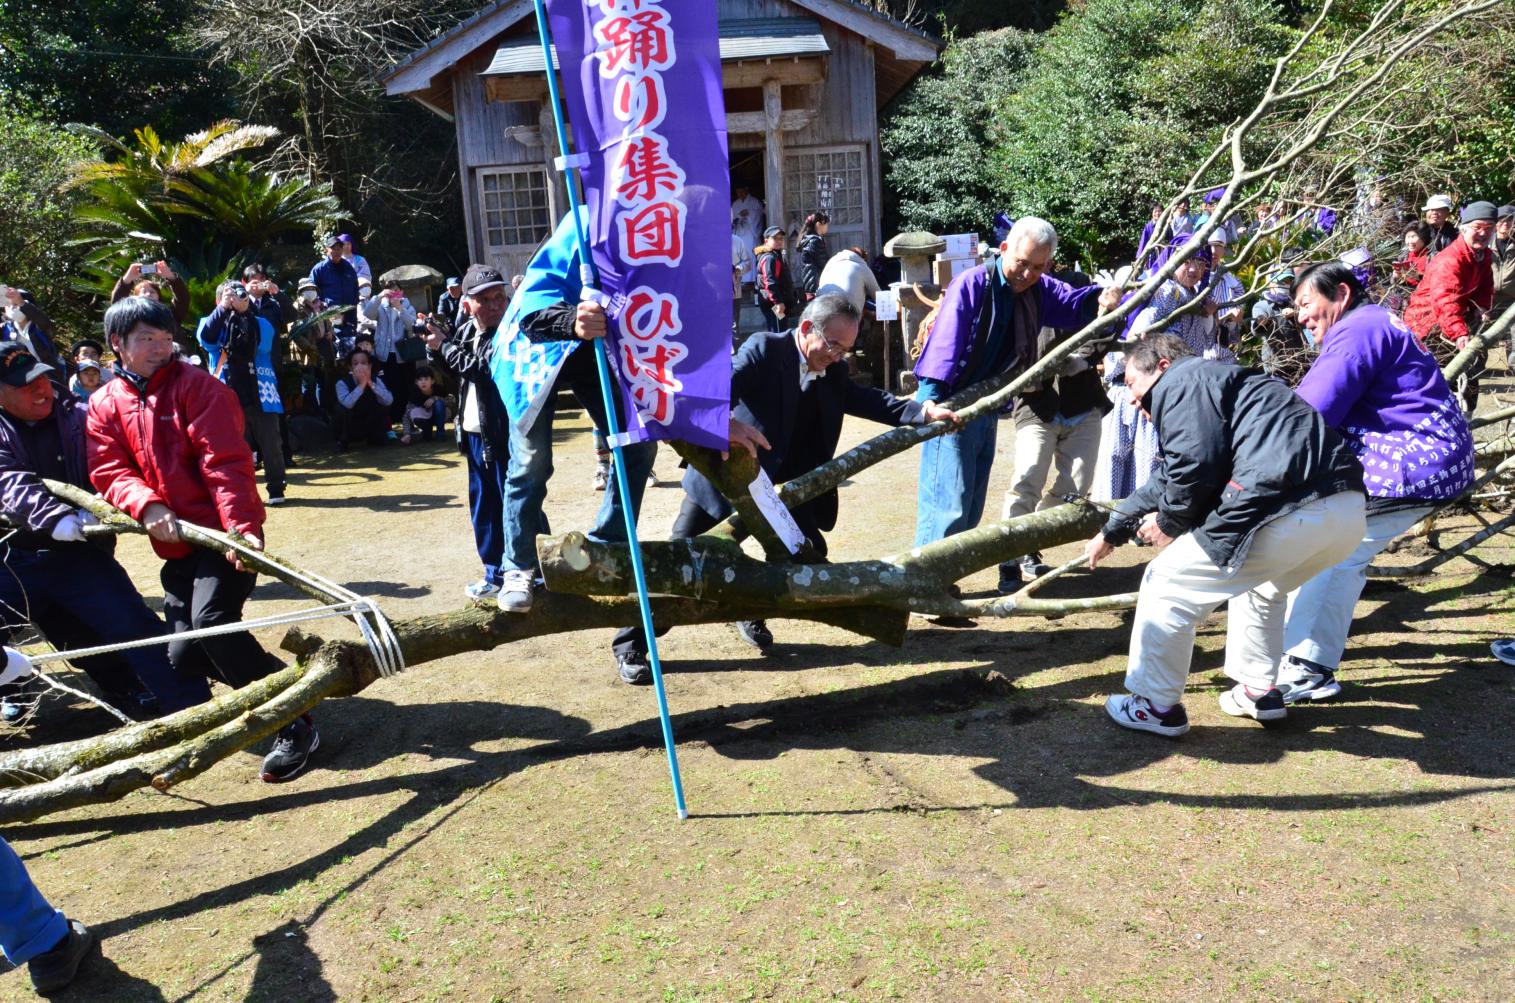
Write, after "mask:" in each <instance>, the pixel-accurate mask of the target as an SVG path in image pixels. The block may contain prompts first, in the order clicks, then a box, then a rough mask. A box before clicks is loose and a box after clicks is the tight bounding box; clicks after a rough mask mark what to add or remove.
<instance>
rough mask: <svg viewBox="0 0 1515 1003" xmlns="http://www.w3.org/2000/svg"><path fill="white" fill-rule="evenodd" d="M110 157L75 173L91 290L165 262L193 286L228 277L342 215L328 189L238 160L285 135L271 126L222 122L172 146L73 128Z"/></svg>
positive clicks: (139, 135)
mask: <svg viewBox="0 0 1515 1003" xmlns="http://www.w3.org/2000/svg"><path fill="white" fill-rule="evenodd" d="M76 131H78V132H80V133H83V134H87V135H89V136H91V137H92V138H94V139H95V140H96V141H98V142H99V143H100V145H101V147H102V148H103V149H105V150H107V151H109V153H110V154H111V156H110V157H108V158H102V159H96V160H93V161H90V162H88V163H84V164H80V165H77V166H76V167H75V169H74V170H73V172H72V176H71V178H70V179H69V181H68V187H69V189H70V190H74V191H77V192H79V193H81V194H82V195H83V200H82V202H81V204H80V205H79V206H78V207H77V209H76V210H75V213H74V216H75V220H76V223H77V226H78V230H79V235H78V237H77V238H76V243H78V244H79V245H80V246H83V247H85V248H87V249H88V255H87V261H86V264H85V271H86V272H87V273H88V278H87V279H86V280H85V285H86V286H87V287H88V288H93V289H97V290H100V291H107V290H108V289H109V287H110V284H112V283H114V282H115V279H116V277H117V276H119V275H120V274H121V272H123V271H124V270H125V268H126V266H127V265H128V264H130V263H131V262H132V261H133V260H143V259H148V260H151V259H152V258H156V257H158V256H164V257H166V258H168V259H169V260H170V261H172V262H173V264H174V266H175V270H176V271H179V272H180V273H181V274H183V275H184V276H185V278H186V280H188V279H191V278H200V279H209V278H213V277H219V276H222V275H224V274H226V272H227V269H228V268H230V267H233V266H235V265H237V264H239V263H241V262H242V261H243V260H244V259H247V258H251V257H255V256H257V254H258V253H259V252H261V251H263V250H265V249H267V248H268V247H269V246H270V245H273V244H275V243H277V242H279V241H280V240H281V238H286V237H291V236H293V237H298V238H301V239H302V240H308V239H309V238H310V235H311V233H312V231H313V230H314V229H316V228H317V227H321V226H324V225H327V224H329V223H330V221H331V220H333V219H335V218H336V217H338V216H339V215H340V213H341V206H340V204H339V203H338V202H337V200H336V198H335V197H333V195H332V194H331V187H330V185H328V184H326V183H325V182H312V181H310V180H309V179H307V178H304V177H301V176H291V175H284V174H279V173H276V172H272V171H268V170H266V169H264V168H263V167H260V166H257V165H254V164H250V163H248V162H247V161H245V160H243V159H241V157H240V156H239V155H240V154H242V153H245V152H248V151H251V150H256V149H258V148H259V147H261V146H263V145H264V144H265V143H267V142H269V141H270V140H271V139H273V138H275V137H277V136H278V134H279V133H278V130H277V129H272V128H269V127H267V126H250V125H243V124H241V123H239V122H234V121H224V122H218V123H216V124H215V125H213V126H212V127H211V128H209V129H207V130H205V131H203V132H198V133H194V134H192V135H190V136H186V137H185V138H184V139H183V140H181V141H179V142H177V143H174V142H166V141H164V140H163V139H162V138H161V137H160V136H159V135H158V133H157V132H156V131H154V130H153V129H151V128H142V129H138V130H137V131H136V132H135V133H134V135H133V140H132V141H131V142H125V141H122V140H118V139H115V138H114V137H111V136H109V135H106V134H104V133H102V132H99V131H98V130H92V129H83V128H76Z"/></svg>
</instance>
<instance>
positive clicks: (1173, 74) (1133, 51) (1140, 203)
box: [994, 0, 1291, 260]
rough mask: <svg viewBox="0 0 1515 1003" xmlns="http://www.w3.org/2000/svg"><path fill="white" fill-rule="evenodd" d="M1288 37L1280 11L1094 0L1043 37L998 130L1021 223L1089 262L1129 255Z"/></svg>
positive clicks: (1181, 1) (1244, 2)
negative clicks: (1039, 225) (1154, 211)
mask: <svg viewBox="0 0 1515 1003" xmlns="http://www.w3.org/2000/svg"><path fill="white" fill-rule="evenodd" d="M1290 37H1291V33H1290V31H1289V29H1288V28H1287V27H1286V26H1285V25H1284V24H1283V23H1282V12H1281V11H1280V9H1279V7H1278V5H1277V4H1276V3H1275V2H1273V0H1208V2H1201V0H1090V2H1089V3H1088V4H1086V5H1085V6H1084V7H1083V9H1082V10H1081V11H1079V12H1078V13H1077V14H1076V15H1071V14H1070V15H1069V16H1066V17H1064V19H1063V20H1062V21H1060V22H1059V23H1058V25H1057V26H1056V27H1055V28H1053V29H1052V30H1051V31H1050V32H1048V33H1047V35H1046V36H1045V38H1044V40H1043V44H1042V45H1041V46H1039V47H1038V49H1037V53H1036V57H1035V59H1034V60H1033V62H1032V64H1031V65H1030V66H1029V67H1028V69H1027V71H1026V74H1025V77H1024V79H1023V82H1022V84H1021V86H1020V87H1019V88H1018V89H1017V90H1016V91H1015V92H1014V93H1013V94H1010V95H1008V96H1007V97H1006V98H1005V99H1004V101H1003V103H1002V105H1001V109H1000V111H1001V114H1000V115H999V116H998V117H997V119H996V120H995V129H996V132H995V135H996V139H997V142H996V149H995V154H994V161H995V169H996V170H997V172H998V179H999V182H1000V184H1001V186H1002V190H1003V192H1004V196H1005V198H1006V200H1007V201H1008V203H1009V208H1010V209H1011V210H1012V215H1022V214H1028V213H1034V214H1036V215H1039V216H1045V217H1046V218H1048V219H1052V220H1055V221H1056V222H1057V225H1058V228H1059V231H1060V233H1061V234H1062V235H1063V237H1064V240H1065V241H1066V242H1067V245H1069V251H1070V253H1073V254H1077V255H1078V256H1080V257H1083V256H1086V255H1092V256H1093V257H1095V258H1096V259H1098V260H1105V259H1106V258H1107V257H1108V256H1109V255H1110V254H1112V253H1113V252H1118V251H1125V252H1129V251H1130V250H1131V249H1133V248H1134V244H1135V240H1136V236H1137V234H1138V233H1139V232H1140V230H1141V227H1142V225H1143V222H1144V221H1145V220H1146V218H1147V216H1148V211H1149V209H1150V205H1151V203H1152V202H1154V201H1166V200H1167V199H1168V198H1169V197H1170V196H1171V195H1172V194H1173V192H1174V190H1175V189H1176V188H1177V187H1178V186H1179V185H1181V184H1182V182H1184V181H1185V180H1187V178H1188V175H1189V173H1190V172H1191V171H1192V170H1193V169H1194V168H1195V167H1196V166H1197V164H1198V163H1199V161H1200V160H1202V159H1203V157H1204V155H1205V154H1206V153H1207V152H1208V151H1209V150H1210V149H1211V148H1212V147H1213V145H1214V142H1215V139H1216V136H1217V135H1218V132H1219V130H1220V129H1221V128H1223V127H1224V126H1225V125H1226V124H1227V123H1229V122H1231V121H1232V120H1233V119H1235V118H1237V117H1238V116H1240V115H1242V114H1244V113H1245V112H1246V111H1248V110H1249V109H1250V108H1252V106H1253V105H1254V104H1255V103H1256V101H1257V99H1258V97H1259V96H1260V95H1261V93H1262V90H1263V88H1264V87H1265V86H1266V84H1267V80H1268V75H1269V73H1270V71H1271V64H1272V62H1273V60H1275V59H1276V58H1277V57H1278V55H1279V54H1280V53H1281V52H1282V51H1284V49H1285V47H1286V45H1287V44H1288V42H1289V40H1290Z"/></svg>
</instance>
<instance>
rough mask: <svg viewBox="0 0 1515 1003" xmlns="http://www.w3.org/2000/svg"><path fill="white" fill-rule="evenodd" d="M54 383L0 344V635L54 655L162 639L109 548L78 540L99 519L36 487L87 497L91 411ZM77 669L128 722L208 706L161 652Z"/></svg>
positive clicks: (16, 704) (203, 693)
mask: <svg viewBox="0 0 1515 1003" xmlns="http://www.w3.org/2000/svg"><path fill="white" fill-rule="evenodd" d="M53 374H54V369H53V367H52V366H49V365H46V364H44V363H42V362H39V361H38V360H37V357H36V356H35V355H33V354H32V353H31V352H30V351H29V350H28V349H27V348H26V346H25V345H22V344H21V343H20V342H15V341H7V342H0V515H3V516H4V517H5V519H6V520H7V521H8V522H10V523H11V525H12V526H13V527H15V529H14V532H11V533H9V534H8V535H7V536H6V537H5V540H4V542H3V543H0V558H3V560H4V564H5V567H6V569H7V571H8V572H9V573H8V574H4V575H0V635H4V636H7V637H8V636H10V635H12V634H14V633H15V632H16V631H19V630H23V629H25V628H26V627H28V626H31V627H35V628H36V629H37V630H40V631H41V632H42V634H43V636H44V637H46V638H47V639H48V641H49V642H50V643H51V644H52V645H53V647H55V648H58V649H59V650H65V649H68V648H83V647H93V646H94V645H97V644H115V643H119V642H122V641H135V640H139V639H141V638H144V637H161V636H163V635H164V634H165V633H166V632H167V630H166V628H165V627H164V625H163V621H161V620H159V619H158V617H157V616H156V615H154V614H153V612H152V611H151V610H150V609H148V608H147V604H146V603H144V602H143V601H142V595H141V593H139V592H138V591H137V588H136V586H134V585H133V584H132V582H131V579H130V578H128V577H127V574H126V572H125V571H124V570H123V569H122V567H121V565H119V564H117V563H116V561H115V559H114V557H112V551H113V549H114V543H113V541H112V540H110V539H109V538H107V539H106V540H104V541H91V542H86V541H85V539H84V527H85V526H87V525H90V524H92V523H94V522H95V519H94V518H93V517H92V516H90V515H89V514H88V513H86V512H84V511H82V510H79V509H75V508H74V507H73V506H72V505H69V504H68V503H67V502H64V501H62V500H61V499H59V498H57V497H55V496H54V495H52V494H51V493H50V492H49V491H48V490H47V488H46V487H44V486H43V483H42V479H43V478H49V479H51V480H55V481H61V482H63V483H66V484H72V485H73V486H75V487H77V488H82V489H83V490H85V491H92V490H93V489H92V488H91V487H90V483H89V472H88V469H87V466H86V460H85V435H84V422H85V409H86V406H87V405H85V404H84V403H83V402H82V401H79V400H77V399H75V398H74V397H73V395H72V394H63V395H61V396H59V395H58V394H57V390H56V388H55V387H54V385H53V383H52V381H51V379H50V377H51V376H52V375H53ZM79 667H80V668H81V669H84V671H85V672H87V673H89V675H90V678H92V679H94V680H95V682H96V683H97V684H99V686H100V688H101V689H102V690H103V691H104V692H105V694H106V698H107V699H108V700H109V701H110V702H111V703H113V704H116V705H117V706H119V707H120V708H121V709H122V710H124V711H126V712H127V713H129V714H131V715H133V716H138V717H140V716H143V715H144V714H150V713H152V712H154V711H161V712H164V713H168V712H172V711H176V710H182V709H183V708H185V707H189V706H191V705H193V704H196V703H199V702H201V701H202V700H208V699H209V698H210V689H209V687H208V686H207V685H206V682H205V680H204V678H202V677H191V676H182V677H181V676H180V675H179V674H178V673H176V672H175V671H174V669H173V668H172V666H170V665H169V661H168V648H167V646H166V645H165V646H158V645H153V646H150V647H145V648H133V649H130V650H127V651H123V652H120V653H119V654H109V655H96V656H94V657H92V658H82V659H80V660H79ZM144 687H146V692H145V693H144V692H143V688H144ZM25 711H26V704H25V703H24V702H23V701H21V700H19V699H17V694H16V693H15V692H14V691H12V692H10V693H8V694H7V695H6V697H5V698H4V701H3V702H0V718H4V719H5V720H6V721H7V722H9V723H13V722H14V721H15V720H18V719H20V718H21V717H22V716H24V714H25Z"/></svg>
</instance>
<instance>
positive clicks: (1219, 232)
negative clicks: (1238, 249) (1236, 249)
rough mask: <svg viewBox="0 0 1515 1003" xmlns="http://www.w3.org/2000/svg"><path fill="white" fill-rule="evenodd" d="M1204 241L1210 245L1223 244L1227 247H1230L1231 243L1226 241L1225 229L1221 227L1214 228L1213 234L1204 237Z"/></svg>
mask: <svg viewBox="0 0 1515 1003" xmlns="http://www.w3.org/2000/svg"><path fill="white" fill-rule="evenodd" d="M1205 240H1206V241H1208V242H1209V243H1211V244H1224V245H1226V246H1227V247H1229V246H1230V245H1231V241H1230V240H1228V239H1226V228H1225V227H1223V226H1221V227H1216V229H1215V232H1214V233H1212V234H1210V236H1208V237H1206V238H1205Z"/></svg>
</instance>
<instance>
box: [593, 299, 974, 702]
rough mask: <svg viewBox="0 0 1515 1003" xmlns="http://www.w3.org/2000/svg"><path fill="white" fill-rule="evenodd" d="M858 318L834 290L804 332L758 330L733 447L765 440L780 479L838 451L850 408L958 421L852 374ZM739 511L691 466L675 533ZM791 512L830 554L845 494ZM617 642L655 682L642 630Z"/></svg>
mask: <svg viewBox="0 0 1515 1003" xmlns="http://www.w3.org/2000/svg"><path fill="white" fill-rule="evenodd" d="M858 320H859V317H858V312H857V310H856V309H855V308H854V307H853V306H852V304H851V303H849V302H848V301H847V299H846V298H845V297H843V296H838V295H836V294H835V293H825V294H822V295H820V296H817V297H816V298H815V299H813V300H811V301H810V304H809V305H808V306H807V307H806V308H805V312H804V313H803V314H802V315H801V316H800V322H799V325H798V326H797V327H796V328H795V330H793V331H782V332H778V333H766V334H754V335H752V336H751V337H749V338H748V339H747V340H746V341H745V342H743V343H742V347H741V350H740V351H738V352H737V355H736V358H735V359H733V360H732V371H731V417H732V432H733V435H732V439H733V444H734V445H738V444H740V443H741V442H743V441H750V442H756V443H757V445H758V446H759V448H761V449H762V450H763V452H762V453H761V454H760V455H759V459H758V462H759V463H760V464H761V466H762V468H763V470H764V471H765V472H766V473H767V474H768V476H769V478H770V479H771V480H772V481H773V482H774V483H775V484H779V483H782V482H783V481H787V480H790V479H792V478H794V477H798V476H799V475H800V474H803V473H806V472H808V471H810V470H813V469H815V468H816V467H818V466H820V465H821V464H822V463H825V462H826V461H827V460H830V459H831V458H832V457H833V456H835V455H836V446H837V442H838V440H839V439H840V438H841V434H842V419H843V417H844V416H846V415H849V414H850V415H854V416H856V417H858V418H866V419H867V420H869V421H876V422H879V423H880V424H883V425H921V424H926V423H928V422H933V421H951V422H955V421H956V420H957V415H955V414H954V413H953V412H951V411H949V410H948V409H947V408H944V407H942V406H941V405H939V404H937V403H936V402H934V401H925V402H923V403H922V402H917V401H913V400H908V399H906V398H901V397H896V396H894V395H893V394H891V393H888V392H886V391H883V390H879V389H876V388H872V387H865V386H861V385H859V384H858V383H856V382H854V381H853V379H852V376H851V374H850V373H849V372H848V371H847V361H846V360H847V353H848V352H849V351H851V349H852V346H853V343H854V342H855V341H856V340H857V329H858ZM753 432H755V433H756V435H755V436H753V435H752V434H751V433H753ZM749 448H750V447H749ZM731 511H732V509H731V503H730V502H728V501H727V500H726V498H725V496H724V495H722V494H721V493H720V491H719V490H717V489H716V487H715V485H714V484H712V483H710V481H709V480H708V479H707V478H706V477H705V476H704V475H703V474H701V473H700V472H699V471H697V470H694V469H693V468H690V469H689V470H686V471H685V473H684V503H683V507H682V508H681V509H680V510H679V514H678V518H677V519H676V520H675V521H674V524H673V531H672V533H671V535H672V537H673V538H674V539H685V538H689V537H694V536H698V535H699V534H701V533H703V532H705V531H706V530H708V529H710V528H711V527H712V526H715V525H716V524H717V523H719V522H720V521H721V520H722V519H724V518H726V517H727V516H728V515H730V514H731ZM792 514H793V516H794V521H795V522H797V523H798V524H799V526H800V529H801V530H803V531H804V534H805V539H806V540H807V541H808V542H809V543H810V545H811V547H812V548H814V550H815V552H816V553H817V554H819V555H820V556H821V557H822V558H824V557H825V555H826V538H825V536H823V535H822V534H823V533H824V532H825V531H827V530H830V529H832V528H833V527H834V526H835V525H836V516H837V493H836V491H835V490H832V491H828V492H826V493H825V494H823V495H821V496H820V497H818V498H813V499H811V500H810V501H808V502H806V503H805V504H803V505H800V506H798V507H796V508H795V509H794V510H793V512H792ZM737 629H738V631H739V632H740V633H741V635H742V637H743V638H744V639H745V640H746V641H747V642H748V643H749V644H752V645H754V646H755V647H757V648H758V649H759V650H766V649H767V647H768V646H769V645H770V644H772V643H773V635H772V634H771V633H770V632H769V631H768V627H767V626H766V625H765V624H764V623H763V622H762V621H761V620H754V621H749V622H746V623H741V624H738V625H737ZM614 649H615V654H616V663H617V667H618V669H619V671H620V674H621V678H622V679H624V680H625V681H626V682H628V683H633V684H643V683H649V682H651V681H652V671H651V669H650V668H649V667H648V665H647V643H646V641H645V639H644V636H643V634H642V631H641V628H640V627H628V628H626V629H625V630H622V631H621V632H620V633H619V634H617V635H616V639H615V644H614Z"/></svg>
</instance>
